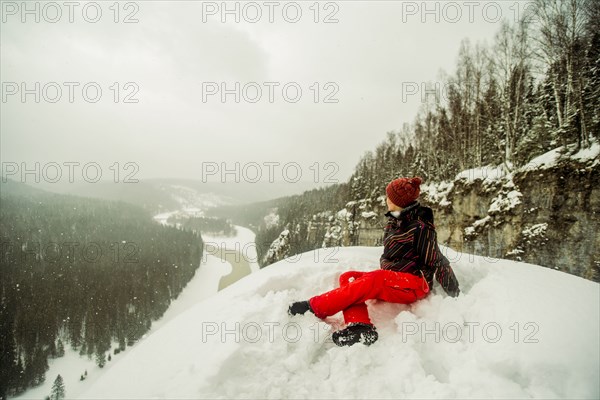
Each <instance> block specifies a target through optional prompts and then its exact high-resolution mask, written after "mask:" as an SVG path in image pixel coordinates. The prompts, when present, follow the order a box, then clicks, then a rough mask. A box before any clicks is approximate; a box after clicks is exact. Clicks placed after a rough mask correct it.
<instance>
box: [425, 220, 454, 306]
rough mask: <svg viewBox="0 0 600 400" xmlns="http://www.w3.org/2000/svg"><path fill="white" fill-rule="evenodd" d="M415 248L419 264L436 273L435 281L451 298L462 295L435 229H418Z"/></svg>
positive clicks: (428, 227)
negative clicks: (441, 249) (441, 248)
mask: <svg viewBox="0 0 600 400" xmlns="http://www.w3.org/2000/svg"><path fill="white" fill-rule="evenodd" d="M415 246H416V251H417V254H418V257H419V264H420V265H422V266H423V268H425V269H428V270H430V271H433V273H435V279H436V280H437V281H438V282H439V284H440V285H441V286H442V288H443V289H444V291H445V292H446V293H447V294H448V295H449V296H452V297H456V296H458V295H459V293H460V289H459V285H458V280H457V279H456V276H455V275H454V271H453V270H452V267H451V266H450V261H448V259H447V258H446V256H444V255H443V254H442V252H441V251H440V247H439V246H438V243H437V233H436V231H435V229H434V228H432V227H430V226H427V225H421V226H419V227H417V229H416V231H415Z"/></svg>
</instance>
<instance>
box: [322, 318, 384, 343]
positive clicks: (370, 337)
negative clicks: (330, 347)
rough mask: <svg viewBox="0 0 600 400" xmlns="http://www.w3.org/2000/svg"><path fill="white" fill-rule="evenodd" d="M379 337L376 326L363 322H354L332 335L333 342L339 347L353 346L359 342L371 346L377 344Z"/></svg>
mask: <svg viewBox="0 0 600 400" xmlns="http://www.w3.org/2000/svg"><path fill="white" fill-rule="evenodd" d="M378 337H379V334H378V333H377V329H376V328H375V326H374V325H372V324H365V323H363V322H352V323H350V324H348V326H347V327H346V328H344V329H341V330H339V331H336V332H333V335H332V339H333V342H334V343H335V344H337V345H338V346H352V345H353V344H355V343H358V342H361V343H362V344H364V345H366V346H369V345H371V344H373V343H375V342H376V341H377V338H378Z"/></svg>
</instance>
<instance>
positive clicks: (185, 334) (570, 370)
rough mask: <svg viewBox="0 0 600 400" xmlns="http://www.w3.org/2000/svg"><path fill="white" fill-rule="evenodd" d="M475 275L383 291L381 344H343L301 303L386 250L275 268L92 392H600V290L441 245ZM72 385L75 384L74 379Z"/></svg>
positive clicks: (154, 339) (169, 333) (376, 307)
mask: <svg viewBox="0 0 600 400" xmlns="http://www.w3.org/2000/svg"><path fill="white" fill-rule="evenodd" d="M440 247H441V248H442V251H444V252H445V254H446V256H447V257H448V258H449V260H450V261H451V262H452V265H453V267H454V269H455V272H456V274H457V277H458V279H459V281H460V283H461V288H462V293H461V295H460V296H459V297H458V298H451V297H448V296H446V295H445V294H444V293H443V291H442V290H441V288H440V287H439V286H438V285H437V283H436V284H435V286H434V288H433V291H432V292H431V293H430V295H429V296H428V297H427V298H425V299H423V300H420V301H418V302H416V303H413V304H411V305H403V304H390V303H384V302H379V301H376V300H369V301H368V302H367V304H368V307H369V310H370V313H371V318H372V320H373V322H374V323H375V324H376V326H377V328H378V331H379V340H378V341H377V342H376V343H374V344H373V345H372V346H370V347H367V346H364V345H361V344H357V345H355V346H352V347H343V348H340V347H336V346H335V345H334V344H333V343H332V342H331V341H330V332H331V330H332V329H337V328H339V327H340V326H342V323H343V319H342V314H341V313H338V314H336V315H335V316H332V317H329V318H328V319H327V320H326V321H321V320H319V319H317V318H316V317H315V316H314V315H312V314H310V313H308V314H306V315H303V316H294V317H289V316H288V315H287V306H288V304H289V303H290V302H292V301H295V300H301V299H307V298H309V297H310V296H313V295H315V294H318V293H321V292H324V291H326V290H329V289H332V288H333V287H336V286H337V280H338V277H339V275H340V274H341V273H342V272H344V271H347V270H351V269H354V270H361V271H368V270H372V269H375V268H377V267H378V259H379V256H380V255H381V252H382V250H383V248H382V247H345V248H335V249H334V248H330V249H327V248H325V249H319V250H315V251H310V252H307V253H303V254H302V255H301V256H297V257H294V258H290V259H286V260H282V261H280V262H277V263H275V264H272V265H270V266H268V267H266V268H264V269H262V270H260V271H258V272H256V273H254V274H251V275H249V276H247V277H245V278H244V279H242V280H240V281H238V282H237V283H235V284H233V285H231V286H229V287H227V288H226V289H224V290H222V291H220V292H218V293H217V294H215V295H214V296H211V297H210V298H208V299H205V300H203V301H201V302H199V303H198V304H196V305H194V306H192V307H191V308H189V309H187V310H186V311H184V312H183V313H181V314H179V315H178V316H177V317H176V318H174V319H172V320H170V321H169V322H168V323H167V324H165V325H164V326H163V327H162V328H161V329H159V330H157V331H155V332H153V333H152V334H151V335H149V336H148V337H147V338H146V339H144V341H143V342H141V343H139V344H138V345H136V346H135V347H134V348H133V349H131V350H130V351H128V352H127V353H126V354H125V355H124V356H123V357H122V358H120V359H119V361H118V362H116V363H115V364H114V365H112V367H111V369H110V370H109V371H106V373H105V374H104V375H103V376H102V377H100V378H99V379H98V380H97V381H95V382H93V384H92V385H91V387H89V389H88V390H87V391H84V392H83V394H82V396H81V397H80V398H85V399H90V398H94V399H103V398H115V399H116V398H121V399H123V398H125V399H133V398H136V399H139V398H148V399H152V398H403V397H408V398H416V397H426V398H492V397H494V398H598V397H600V393H599V378H598V377H599V374H600V371H599V366H598V365H599V360H600V353H599V341H598V337H599V314H600V313H599V311H600V310H599V305H600V301H599V300H600V298H599V285H598V284H597V283H594V282H591V281H588V280H585V279H582V278H579V277H576V276H573V275H568V274H565V273H562V272H558V271H555V270H551V269H547V268H543V267H540V266H536V265H531V264H526V263H520V262H514V261H507V260H498V259H490V258H484V257H478V256H473V255H469V254H464V253H456V252H454V251H452V250H450V249H447V248H445V247H444V246H440ZM67 389H68V388H67Z"/></svg>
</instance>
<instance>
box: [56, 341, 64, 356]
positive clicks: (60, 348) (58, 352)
mask: <svg viewBox="0 0 600 400" xmlns="http://www.w3.org/2000/svg"><path fill="white" fill-rule="evenodd" d="M56 355H57V357H63V356H64V355H65V345H64V344H63V341H62V340H61V339H58V345H57V348H56Z"/></svg>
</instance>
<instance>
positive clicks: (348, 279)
mask: <svg viewBox="0 0 600 400" xmlns="http://www.w3.org/2000/svg"><path fill="white" fill-rule="evenodd" d="M352 278H354V279H353V280H352ZM428 293H429V285H428V284H427V280H425V279H424V278H423V277H420V276H416V275H413V274H410V273H407V272H397V271H391V270H386V269H377V270H374V271H369V272H360V271H348V272H344V273H343V274H342V275H340V287H339V288H336V289H333V290H330V291H329V292H325V293H323V294H321V295H318V296H314V297H311V298H310V299H309V300H308V301H309V304H310V308H311V309H312V310H313V312H314V313H315V315H316V316H317V317H318V318H321V319H324V318H325V317H328V316H330V315H334V314H336V313H338V312H339V311H343V312H344V320H345V321H346V324H349V323H351V322H363V323H366V324H370V323H371V320H370V319H369V313H368V311H367V305H366V304H365V301H366V300H369V299H378V300H383V301H387V302H390V303H403V304H409V303H412V302H415V301H417V300H420V299H422V298H424V297H425V296H427V294H428Z"/></svg>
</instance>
